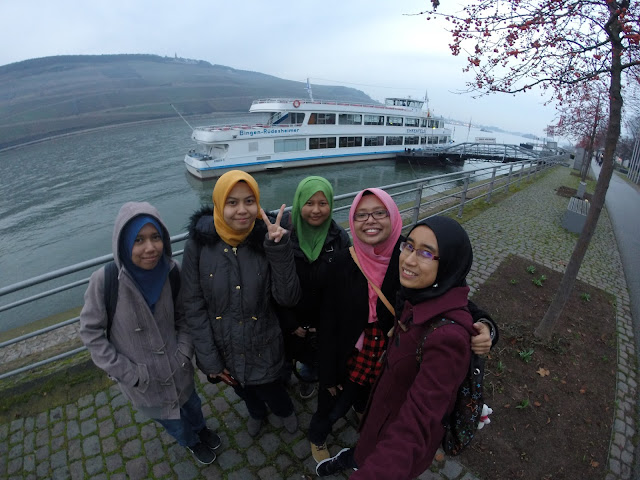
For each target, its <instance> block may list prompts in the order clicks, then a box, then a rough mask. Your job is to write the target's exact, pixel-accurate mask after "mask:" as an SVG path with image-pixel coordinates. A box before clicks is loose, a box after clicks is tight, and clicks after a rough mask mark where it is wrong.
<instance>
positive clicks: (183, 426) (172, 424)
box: [154, 389, 207, 447]
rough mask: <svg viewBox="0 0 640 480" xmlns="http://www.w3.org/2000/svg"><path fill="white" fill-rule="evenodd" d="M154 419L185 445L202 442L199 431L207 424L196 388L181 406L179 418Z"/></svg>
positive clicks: (189, 445) (191, 445)
mask: <svg viewBox="0 0 640 480" xmlns="http://www.w3.org/2000/svg"><path fill="white" fill-rule="evenodd" d="M154 420H155V421H156V422H158V423H159V424H160V425H162V426H163V427H164V428H165V429H166V430H167V433H168V434H169V435H171V436H172V437H173V438H175V439H176V441H177V442H178V444H179V445H181V446H183V447H193V446H194V445H196V444H197V443H200V437H199V436H198V432H199V431H200V430H202V429H203V428H204V427H206V426H207V424H206V423H205V421H204V416H203V415H202V402H201V401H200V397H199V396H198V394H197V393H196V391H195V389H194V390H193V393H192V394H191V396H190V397H189V399H188V400H187V401H186V402H184V405H182V406H181V407H180V419H179V420H166V419H159V418H155V419H154Z"/></svg>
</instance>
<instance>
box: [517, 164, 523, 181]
mask: <svg viewBox="0 0 640 480" xmlns="http://www.w3.org/2000/svg"><path fill="white" fill-rule="evenodd" d="M522 172H524V162H522V163H521V164H520V173H518V187H520V183H521V181H522Z"/></svg>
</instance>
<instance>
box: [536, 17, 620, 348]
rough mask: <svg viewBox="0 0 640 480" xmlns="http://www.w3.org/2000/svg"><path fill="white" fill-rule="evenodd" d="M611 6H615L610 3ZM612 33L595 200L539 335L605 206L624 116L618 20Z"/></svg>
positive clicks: (544, 334) (560, 302) (551, 320)
mask: <svg viewBox="0 0 640 480" xmlns="http://www.w3.org/2000/svg"><path fill="white" fill-rule="evenodd" d="M609 8H610V9H611V8H615V6H614V7H612V6H610V7H609ZM609 28H610V29H611V30H610V31H609V37H610V40H611V54H612V63H611V85H610V87H609V125H608V127H607V134H606V140H605V146H604V156H603V162H602V169H601V170H600V177H599V178H598V183H597V184H596V191H595V193H594V195H593V201H592V202H591V207H590V208H589V214H588V215H587V219H586V222H585V224H584V228H583V229H582V233H581V234H580V237H579V238H578V241H577V242H576V246H575V248H574V249H573V253H572V254H571V258H570V259H569V263H568V264H567V269H566V270H565V272H564V276H563V277H562V281H561V282H560V287H559V288H558V292H557V293H556V295H555V296H554V297H553V301H552V302H551V305H550V306H549V309H548V310H547V313H545V315H544V317H543V319H542V321H541V322H540V325H538V328H536V329H535V331H534V334H535V336H536V337H538V338H542V339H549V338H550V337H551V333H552V331H553V327H554V326H555V325H556V323H557V322H558V319H559V318H560V314H561V313H562V310H563V308H564V306H565V305H566V303H567V300H568V299H569V295H571V290H572V289H573V285H574V284H575V282H576V277H577V276H578V271H579V270H580V265H581V264H582V260H583V259H584V256H585V254H586V253H587V248H588V247H589V243H590V242H591V238H592V237H593V233H594V231H595V229H596V225H597V223H598V219H599V218H600V212H601V211H602V207H603V206H604V200H605V197H606V195H607V190H608V188H609V182H610V181H611V175H612V174H613V161H614V160H613V156H614V153H615V151H616V146H617V144H618V138H619V137H620V122H621V118H622V96H621V91H620V88H621V77H622V64H621V60H620V59H621V56H622V44H621V42H620V24H619V23H618V22H617V21H614V22H611V25H610V26H609Z"/></svg>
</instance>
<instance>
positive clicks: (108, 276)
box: [104, 262, 118, 340]
mask: <svg viewBox="0 0 640 480" xmlns="http://www.w3.org/2000/svg"><path fill="white" fill-rule="evenodd" d="M117 304H118V267H117V266H116V263H115V262H109V263H107V264H106V265H105V266H104V306H105V308H106V309H107V328H106V329H105V335H106V337H107V340H109V336H110V335H111V325H112V324H113V315H114V314H115V311H116V305H117Z"/></svg>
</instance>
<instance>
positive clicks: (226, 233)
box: [212, 170, 260, 247]
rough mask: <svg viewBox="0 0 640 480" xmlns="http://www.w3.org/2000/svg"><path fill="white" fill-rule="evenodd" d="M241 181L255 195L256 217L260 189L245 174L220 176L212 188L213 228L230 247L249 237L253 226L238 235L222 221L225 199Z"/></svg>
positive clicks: (237, 172)
mask: <svg viewBox="0 0 640 480" xmlns="http://www.w3.org/2000/svg"><path fill="white" fill-rule="evenodd" d="M241 181H244V182H245V183H246V184H247V185H248V186H249V188H250V189H251V191H252V192H253V194H254V195H255V197H256V204H257V205H258V215H260V189H259V188H258V182H256V181H255V179H254V178H253V177H252V176H251V175H249V174H248V173H247V172H243V171H241V170H231V171H229V172H227V173H225V174H224V175H222V176H221V177H220V178H219V179H218V181H217V182H216V185H215V187H213V195H212V197H213V226H214V227H215V229H216V232H217V233H218V235H219V236H220V238H221V239H222V240H223V241H224V242H225V243H227V244H228V245H231V246H232V247H237V246H238V245H239V244H240V243H242V242H243V241H244V239H245V238H247V237H248V236H249V234H250V233H251V231H252V230H253V227H254V225H255V222H253V223H252V224H251V228H250V229H249V230H247V231H246V232H243V233H239V232H237V231H235V230H233V229H232V228H231V227H229V225H227V223H226V222H225V221H224V205H225V203H226V201H227V197H228V196H229V193H230V192H231V190H232V189H233V187H235V186H236V183H238V182H241Z"/></svg>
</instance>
